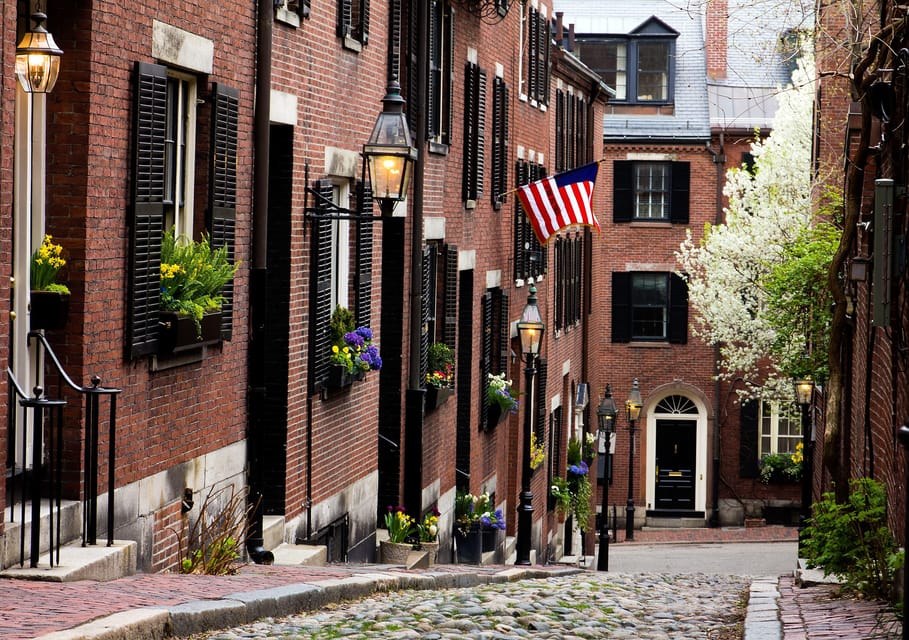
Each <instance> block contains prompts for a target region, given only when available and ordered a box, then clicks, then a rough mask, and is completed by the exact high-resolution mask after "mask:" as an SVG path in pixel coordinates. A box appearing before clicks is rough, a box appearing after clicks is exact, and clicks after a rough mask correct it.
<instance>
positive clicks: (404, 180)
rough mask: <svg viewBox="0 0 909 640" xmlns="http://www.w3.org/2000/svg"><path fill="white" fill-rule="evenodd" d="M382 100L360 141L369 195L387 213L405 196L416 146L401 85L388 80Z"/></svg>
mask: <svg viewBox="0 0 909 640" xmlns="http://www.w3.org/2000/svg"><path fill="white" fill-rule="evenodd" d="M382 104H383V105H384V106H383V108H382V113H380V114H379V117H378V118H377V119H376V124H375V126H374V127H373V129H372V134H371V135H370V136H369V140H368V141H367V142H366V144H364V145H363V155H364V156H366V164H367V166H368V167H369V176H370V182H371V184H372V193H373V197H374V198H376V199H377V200H378V201H379V205H380V207H381V209H382V215H383V216H390V215H391V214H392V213H393V212H394V208H395V205H396V204H397V203H398V202H400V201H402V200H404V198H406V197H407V189H408V187H409V186H410V176H411V174H412V173H413V165H414V162H416V160H417V150H416V149H415V148H414V146H413V142H412V141H411V138H410V127H409V126H408V124H407V117H406V116H405V115H404V98H402V97H401V86H400V85H399V84H398V83H397V82H396V81H394V80H392V81H391V82H389V83H388V87H387V89H386V93H385V97H384V98H382Z"/></svg>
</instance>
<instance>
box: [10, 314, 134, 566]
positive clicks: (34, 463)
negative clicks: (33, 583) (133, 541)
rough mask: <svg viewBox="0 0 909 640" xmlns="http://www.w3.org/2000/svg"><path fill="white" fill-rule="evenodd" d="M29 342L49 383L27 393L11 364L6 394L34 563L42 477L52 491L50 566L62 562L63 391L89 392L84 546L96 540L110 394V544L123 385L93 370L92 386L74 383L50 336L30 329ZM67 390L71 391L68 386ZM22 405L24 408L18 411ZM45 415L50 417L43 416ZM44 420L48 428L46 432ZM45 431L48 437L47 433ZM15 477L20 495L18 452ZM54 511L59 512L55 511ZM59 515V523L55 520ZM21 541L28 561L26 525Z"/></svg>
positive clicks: (12, 512)
mask: <svg viewBox="0 0 909 640" xmlns="http://www.w3.org/2000/svg"><path fill="white" fill-rule="evenodd" d="M28 341H29V344H32V341H35V344H36V345H37V349H36V351H35V362H36V367H37V366H41V363H43V366H44V368H45V372H46V375H45V378H44V382H45V387H44V388H42V387H35V388H34V389H33V395H31V396H30V395H29V394H28V392H26V391H25V390H24V388H23V387H22V385H21V384H20V383H19V381H18V380H17V379H16V377H15V375H14V374H13V372H12V370H10V369H7V375H8V376H9V380H10V385H9V398H8V417H7V419H8V423H9V430H8V433H9V434H10V438H11V440H13V444H12V446H11V448H10V449H11V450H12V451H15V450H16V447H17V446H18V447H20V449H21V456H22V457H21V460H22V469H21V471H22V478H23V484H24V485H27V486H23V487H22V490H21V494H22V495H21V505H20V514H21V519H22V522H23V525H24V521H25V509H26V502H30V503H31V505H30V506H31V516H32V522H31V528H30V550H29V563H30V566H32V567H36V566H37V565H38V557H39V553H40V548H39V547H40V539H41V538H40V531H41V525H40V521H41V517H40V510H41V499H42V494H43V493H44V492H45V490H44V488H43V487H44V482H45V481H46V482H47V490H46V491H48V492H49V495H50V500H49V502H50V515H49V518H48V523H49V527H50V535H49V549H50V558H51V566H53V565H54V563H55V562H56V563H57V564H59V562H60V546H61V543H62V541H61V531H60V513H61V503H62V493H63V440H64V436H63V428H64V407H65V406H66V405H67V401H66V399H65V398H64V394H65V393H67V392H69V393H72V392H75V393H77V394H79V395H80V396H84V398H85V409H84V413H83V419H82V427H83V431H84V434H85V443H84V445H85V446H84V453H83V460H82V469H81V471H82V486H83V491H82V546H86V545H94V544H97V531H98V475H99V473H98V471H99V441H100V435H101V434H100V424H101V420H100V415H101V413H100V401H101V397H102V396H107V397H109V413H108V422H107V429H108V433H107V435H108V438H107V465H108V469H107V546H111V545H112V544H113V540H114V488H115V482H114V468H115V461H116V455H115V452H116V426H117V395H118V394H119V393H120V392H121V389H114V388H107V387H102V386H101V378H99V377H98V376H93V377H92V379H91V386H87V387H86V386H82V385H79V384H76V383H75V382H74V381H73V379H72V378H71V377H70V376H69V375H67V373H66V372H65V371H64V369H63V366H62V365H61V364H60V360H59V358H57V354H56V353H54V350H53V349H52V348H51V346H50V344H48V342H47V339H46V338H45V337H44V335H43V334H42V333H40V332H36V331H32V332H30V333H29V334H28ZM67 390H69V391H67ZM19 407H21V408H22V411H21V413H20V411H19ZM28 411H31V412H32V424H33V429H32V438H31V440H32V451H31V469H28V468H27V467H28V465H27V462H26V455H27V442H26V437H25V434H26V433H27V429H26V428H25V427H26V425H27V424H28V419H27V415H28V413H27V412H28ZM20 416H21V420H22V423H21V426H22V429H21V433H22V434H23V438H22V442H21V443H16V442H15V439H16V437H17V431H18V430H17V425H18V424H19V419H20ZM45 416H47V420H45ZM45 426H46V427H47V430H46V432H45ZM45 433H46V437H45ZM12 467H13V469H12V477H11V481H10V482H11V491H12V493H13V495H14V496H15V495H16V478H17V471H18V470H17V468H16V461H15V456H13V460H12ZM14 503H15V500H13V501H12V502H11V504H10V521H11V522H15V505H14ZM55 511H56V513H55ZM55 521H56V529H55V528H54V523H55ZM20 531H21V533H20V546H19V564H20V565H22V564H24V562H25V527H24V526H23V527H22V528H21V529H20Z"/></svg>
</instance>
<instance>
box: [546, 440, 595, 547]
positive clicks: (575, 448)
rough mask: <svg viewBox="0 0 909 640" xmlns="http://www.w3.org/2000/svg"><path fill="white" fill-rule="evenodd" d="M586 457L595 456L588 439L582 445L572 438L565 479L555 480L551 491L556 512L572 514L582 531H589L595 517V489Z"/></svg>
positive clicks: (569, 444)
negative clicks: (593, 506)
mask: <svg viewBox="0 0 909 640" xmlns="http://www.w3.org/2000/svg"><path fill="white" fill-rule="evenodd" d="M585 455H591V456H593V455H595V454H591V453H590V451H589V450H588V448H587V446H586V439H585V445H582V444H581V442H580V441H578V440H577V439H576V438H571V440H569V442H568V466H567V468H566V469H565V471H566V473H565V477H564V478H561V477H559V476H556V477H555V478H553V479H552V486H551V487H550V489H549V492H550V494H551V495H552V497H553V498H555V501H556V511H557V512H559V513H561V514H568V513H570V514H571V515H572V517H573V518H574V523H575V525H576V526H577V527H578V529H580V530H581V531H587V528H588V526H589V524H590V518H591V516H592V515H593V514H592V511H591V508H590V500H591V496H592V495H593V487H592V486H591V484H590V475H589V472H590V466H589V465H588V463H587V461H586V460H584V459H583V458H582V456H585ZM592 459H593V458H592V457H591V460H592Z"/></svg>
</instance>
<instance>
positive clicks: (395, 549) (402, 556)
mask: <svg viewBox="0 0 909 640" xmlns="http://www.w3.org/2000/svg"><path fill="white" fill-rule="evenodd" d="M411 551H413V545H412V544H403V543H401V542H391V541H389V540H380V541H379V555H380V556H381V559H382V563H383V564H407V556H408V555H410V552H411Z"/></svg>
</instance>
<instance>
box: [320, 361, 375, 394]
mask: <svg viewBox="0 0 909 640" xmlns="http://www.w3.org/2000/svg"><path fill="white" fill-rule="evenodd" d="M365 377H366V372H365V371H362V370H357V371H354V372H353V373H348V371H347V367H345V366H343V365H340V364H333V365H331V366H330V367H329V368H328V378H326V379H325V387H326V388H328V389H344V388H346V387H349V386H350V385H352V384H353V383H354V382H357V381H358V380H362V379H363V378H365Z"/></svg>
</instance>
